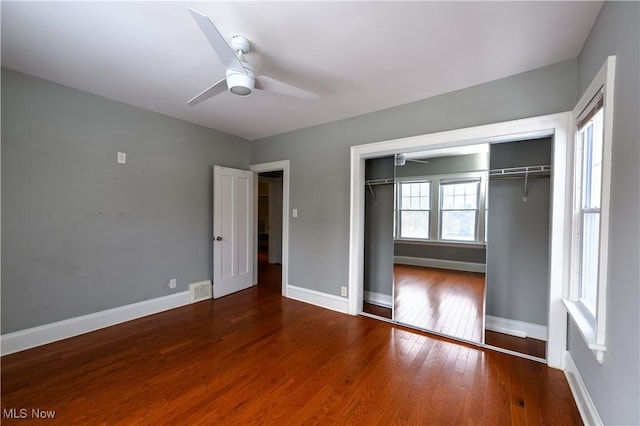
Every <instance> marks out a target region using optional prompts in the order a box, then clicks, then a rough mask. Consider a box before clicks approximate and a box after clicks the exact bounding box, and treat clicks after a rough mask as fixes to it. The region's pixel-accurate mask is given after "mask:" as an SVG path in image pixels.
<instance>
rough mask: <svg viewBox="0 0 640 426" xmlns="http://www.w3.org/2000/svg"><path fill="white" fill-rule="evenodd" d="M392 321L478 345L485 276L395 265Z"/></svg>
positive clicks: (482, 312)
mask: <svg viewBox="0 0 640 426" xmlns="http://www.w3.org/2000/svg"><path fill="white" fill-rule="evenodd" d="M393 277H394V286H395V300H394V317H395V318H394V319H395V320H396V321H398V322H400V323H403V324H408V325H412V326H415V327H419V328H422V329H425V330H432V331H435V332H438V333H442V334H446V335H448V336H453V337H457V338H459V339H465V340H468V341H471V342H477V343H482V331H483V329H482V327H483V325H484V292H485V291H484V289H485V275H484V274H480V273H474V272H462V271H452V270H445V269H435V268H424V267H420V266H408V265H399V264H395V265H394V266H393Z"/></svg>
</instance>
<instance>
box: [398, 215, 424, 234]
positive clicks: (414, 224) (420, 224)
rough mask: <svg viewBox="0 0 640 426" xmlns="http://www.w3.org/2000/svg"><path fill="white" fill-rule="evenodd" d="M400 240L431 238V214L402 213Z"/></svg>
mask: <svg viewBox="0 0 640 426" xmlns="http://www.w3.org/2000/svg"><path fill="white" fill-rule="evenodd" d="M400 238H429V212H428V211H403V212H400Z"/></svg>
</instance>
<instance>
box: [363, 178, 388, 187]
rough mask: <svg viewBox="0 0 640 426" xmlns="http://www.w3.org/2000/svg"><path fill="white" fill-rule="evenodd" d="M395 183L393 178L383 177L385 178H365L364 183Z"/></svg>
mask: <svg viewBox="0 0 640 426" xmlns="http://www.w3.org/2000/svg"><path fill="white" fill-rule="evenodd" d="M392 183H395V179H393V178H385V179H369V180H365V181H364V184H365V185H369V186H371V185H389V184H392Z"/></svg>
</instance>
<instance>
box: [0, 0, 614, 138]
mask: <svg viewBox="0 0 640 426" xmlns="http://www.w3.org/2000/svg"><path fill="white" fill-rule="evenodd" d="M601 6H602V2H600V1H598V2H590V1H588V2H573V1H571V2H365V1H360V2H155V1H153V2H151V1H146V2H81V1H76V2H8V1H2V3H1V7H2V66H3V67H6V68H10V69H13V70H17V71H20V72H23V73H25V74H30V75H33V76H36V77H40V78H43V79H46V80H50V81H53V82H56V83H60V84H63V85H66V86H70V87H74V88H77V89H80V90H84V91H87V92H91V93H95V94H97V95H101V96H104V97H107V98H110V99H115V100H118V101H121V102H125V103H127V104H130V105H134V106H137V107H141V108H144V109H147V110H151V111H156V112H159V113H162V114H166V115H169V116H172V117H176V118H180V119H183V120H186V121H189V122H193V123H198V124H201V125H203V126H206V127H210V128H214V129H218V130H222V131H224V132H228V133H231V134H234V135H238V136H241V137H243V138H246V139H250V140H253V139H257V138H261V137H265V136H270V135H274V134H279V133H283V132H287V131H291V130H295V129H299V128H304V127H309V126H313V125H317V124H321V123H326V122H330V121H334V120H338V119H342V118H347V117H353V116H357V115H360V114H364V113H367V112H372V111H376V110H380V109H384V108H389V107H393V106H396V105H401V104H404V103H408V102H412V101H416V100H419V99H423V98H427V97H430V96H434V95H438V94H442V93H446V92H450V91H453V90H458V89H461V88H465V87H469V86H472V85H476V84H479V83H483V82H486V81H491V80H495V79H498V78H502V77H506V76H509V75H513V74H517V73H521V72H524V71H527V70H531V69H535V68H539V67H542V66H546V65H550V64H553V63H556V62H560V61H563V60H566V59H571V58H575V57H576V56H577V55H578V53H579V52H580V49H581V48H582V45H583V43H584V41H585V39H586V37H587V35H588V33H589V31H590V29H591V27H592V25H593V23H594V21H595V18H596V15H597V14H598V12H599V10H600V7H601ZM187 7H192V8H194V9H196V10H198V11H200V12H202V13H204V14H206V15H209V17H210V18H211V20H212V21H213V22H214V24H215V25H216V26H217V27H218V29H219V30H220V32H221V33H222V34H223V35H224V36H225V37H227V39H229V38H230V37H231V36H232V35H235V34H241V35H244V36H246V37H248V38H249V39H250V40H251V42H252V49H253V51H252V52H250V53H249V54H248V55H247V59H248V60H249V61H250V62H251V64H252V66H253V68H254V69H255V71H256V74H258V75H268V76H271V77H274V78H277V79H279V80H283V81H285V82H287V83H290V84H293V85H296V86H299V87H301V88H304V89H306V90H310V91H313V92H316V93H318V94H319V95H320V98H319V99H317V100H314V101H309V100H303V99H296V98H290V97H286V96H282V95H278V94H272V93H266V92H255V93H254V94H252V95H251V96H249V97H247V98H240V97H236V96H233V95H231V94H230V93H228V92H225V93H223V94H221V95H219V96H216V97H214V98H212V99H210V100H207V101H205V102H203V103H202V104H199V105H197V106H195V107H191V106H188V105H187V103H186V102H187V100H189V99H190V98H192V97H193V96H194V95H196V94H197V93H199V92H200V91H202V90H203V89H205V88H206V87H208V86H210V85H211V84H213V83H214V82H216V81H218V80H220V79H221V78H223V77H224V73H225V71H224V68H223V67H222V65H221V64H220V63H219V61H218V59H217V57H216V56H215V54H214V52H213V50H212V49H211V46H210V45H209V44H208V42H207V41H206V39H205V38H204V36H203V35H202V33H201V32H200V30H199V28H198V27H197V25H196V23H195V21H194V20H193V19H192V17H191V15H190V14H189V13H188V11H187Z"/></svg>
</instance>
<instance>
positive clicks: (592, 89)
mask: <svg viewBox="0 0 640 426" xmlns="http://www.w3.org/2000/svg"><path fill="white" fill-rule="evenodd" d="M615 69H616V57H615V56H609V57H608V58H607V60H606V61H605V63H604V64H603V65H602V67H601V68H600V71H599V72H598V74H597V75H596V76H595V78H594V79H593V81H592V82H591V84H590V85H589V87H588V88H587V90H586V91H585V92H584V94H583V95H582V97H581V98H580V101H579V102H578V103H577V104H576V107H575V109H574V110H573V118H574V120H573V136H574V139H573V151H574V152H573V161H572V163H573V182H572V186H571V191H572V201H573V204H572V216H571V230H572V233H571V269H570V280H569V291H568V294H565V297H564V298H563V302H564V305H565V306H566V308H567V311H568V312H569V315H570V316H571V318H572V319H573V321H574V323H575V324H576V326H577V328H578V330H579V331H580V334H581V335H582V337H583V339H584V340H585V342H586V343H587V345H588V347H589V348H590V349H591V350H592V351H593V353H594V355H595V357H596V359H597V360H598V362H599V363H602V362H603V361H604V354H605V352H606V350H607V347H606V319H607V276H608V270H607V268H608V257H609V206H610V194H611V191H610V188H611V149H612V142H613V112H614V111H613V105H614V82H615ZM600 93H602V97H603V100H602V104H603V108H604V110H603V141H602V145H603V146H602V187H601V199H600V235H599V239H600V241H599V254H598V276H597V296H596V312H595V318H594V317H592V315H591V313H590V312H588V310H587V309H586V307H585V306H583V304H582V303H581V302H580V300H579V296H580V295H579V283H580V269H581V267H582V260H581V252H582V250H581V233H582V229H581V226H582V220H581V217H582V212H583V209H582V205H581V199H582V194H581V191H582V188H581V179H582V166H581V161H582V158H581V155H582V149H581V147H580V146H579V145H578V143H579V141H578V137H577V135H578V130H579V128H578V125H581V124H584V121H585V118H586V117H588V116H589V114H591V112H592V109H593V108H595V107H597V102H598V100H597V99H598V98H599V96H600ZM594 102H595V103H594Z"/></svg>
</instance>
